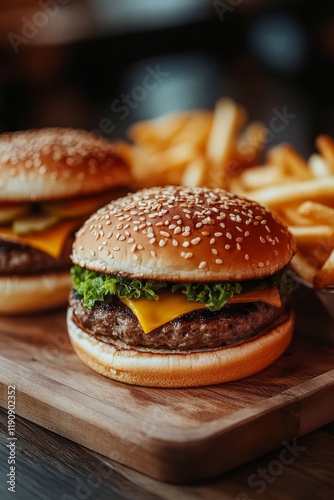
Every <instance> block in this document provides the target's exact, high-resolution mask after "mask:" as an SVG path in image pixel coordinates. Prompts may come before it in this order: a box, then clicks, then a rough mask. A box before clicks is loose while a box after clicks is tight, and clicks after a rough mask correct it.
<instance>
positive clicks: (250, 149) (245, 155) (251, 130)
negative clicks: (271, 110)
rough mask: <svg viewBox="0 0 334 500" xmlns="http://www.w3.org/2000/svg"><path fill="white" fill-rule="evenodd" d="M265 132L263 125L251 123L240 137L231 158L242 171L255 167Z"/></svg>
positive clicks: (262, 146)
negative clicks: (239, 165) (238, 164)
mask: <svg viewBox="0 0 334 500" xmlns="http://www.w3.org/2000/svg"><path fill="white" fill-rule="evenodd" d="M265 132H266V127H265V125H264V124H263V123H261V122H252V123H250V124H249V125H248V126H247V127H246V129H245V131H244V132H243V134H242V135H241V136H240V138H239V140H238V142H237V145H236V150H235V152H234V155H233V156H234V158H235V159H236V160H238V161H239V163H240V164H241V167H242V170H244V169H245V168H249V167H252V166H254V165H256V163H257V161H258V158H259V156H260V154H261V152H262V150H263V149H264V142H265V138H266V135H265Z"/></svg>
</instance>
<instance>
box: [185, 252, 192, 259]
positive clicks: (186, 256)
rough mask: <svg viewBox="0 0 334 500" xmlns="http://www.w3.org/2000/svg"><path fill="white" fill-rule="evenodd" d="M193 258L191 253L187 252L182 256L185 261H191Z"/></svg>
mask: <svg viewBox="0 0 334 500" xmlns="http://www.w3.org/2000/svg"><path fill="white" fill-rule="evenodd" d="M193 256H194V254H193V253H192V252H187V253H186V254H185V256H184V258H185V259H191V258H192V257H193Z"/></svg>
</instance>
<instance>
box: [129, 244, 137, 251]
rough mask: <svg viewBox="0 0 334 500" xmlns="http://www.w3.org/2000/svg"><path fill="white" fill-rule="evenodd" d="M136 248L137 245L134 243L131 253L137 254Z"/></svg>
mask: <svg viewBox="0 0 334 500" xmlns="http://www.w3.org/2000/svg"><path fill="white" fill-rule="evenodd" d="M136 248H137V243H134V245H132V247H131V248H130V251H131V252H135V251H136Z"/></svg>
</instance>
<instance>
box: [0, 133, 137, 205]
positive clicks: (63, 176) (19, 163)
mask: <svg viewBox="0 0 334 500" xmlns="http://www.w3.org/2000/svg"><path fill="white" fill-rule="evenodd" d="M131 180H132V179H131V174H130V169H129V167H128V165H127V164H126V162H125V161H124V160H123V159H122V155H121V153H120V150H119V148H118V146H117V144H115V143H112V142H110V141H108V140H106V139H103V138H100V137H97V136H95V135H94V134H92V133H90V132H86V131H84V130H73V129H66V128H46V129H40V130H29V131H22V132H14V133H7V134H2V135H0V189H1V201H2V202H6V201H7V202H9V201H42V200H52V199H63V198H70V197H71V198H72V197H76V196H81V195H86V194H93V193H98V192H100V191H107V190H111V189H114V188H118V187H120V186H129V185H130V183H131Z"/></svg>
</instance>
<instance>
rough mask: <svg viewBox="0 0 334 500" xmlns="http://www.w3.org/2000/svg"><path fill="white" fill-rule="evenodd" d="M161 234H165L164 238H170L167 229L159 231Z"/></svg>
mask: <svg viewBox="0 0 334 500" xmlns="http://www.w3.org/2000/svg"><path fill="white" fill-rule="evenodd" d="M160 234H161V236H165V237H166V238H170V234H169V233H167V231H160Z"/></svg>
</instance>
